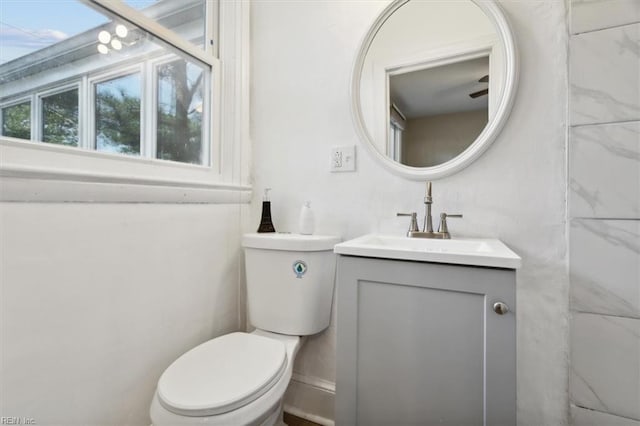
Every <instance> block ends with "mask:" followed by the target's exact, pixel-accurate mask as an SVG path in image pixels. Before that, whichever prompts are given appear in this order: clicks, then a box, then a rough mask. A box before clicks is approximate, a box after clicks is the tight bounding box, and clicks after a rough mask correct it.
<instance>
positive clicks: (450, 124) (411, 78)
mask: <svg viewBox="0 0 640 426" xmlns="http://www.w3.org/2000/svg"><path fill="white" fill-rule="evenodd" d="M488 83H489V57H488V56H481V57H479V58H476V59H471V60H464V61H460V62H455V63H452V64H448V65H443V66H438V67H433V68H427V69H423V70H417V71H411V72H404V73H398V74H392V75H390V78H389V103H390V108H389V146H388V147H387V152H388V153H389V155H390V156H391V157H392V158H393V159H394V160H396V161H399V162H401V163H402V164H406V165H408V166H413V167H431V166H435V165H438V164H441V163H444V162H447V161H449V160H451V159H452V158H455V157H456V156H457V155H458V154H460V153H461V152H462V151H464V150H465V149H467V147H468V146H469V145H470V144H471V142H473V141H474V140H475V139H476V138H477V137H478V135H479V134H480V132H482V130H483V129H484V127H485V126H486V124H487V121H488V119H489V97H488V94H489V90H488Z"/></svg>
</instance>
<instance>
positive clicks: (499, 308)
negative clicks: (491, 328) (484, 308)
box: [493, 302, 509, 315]
mask: <svg viewBox="0 0 640 426" xmlns="http://www.w3.org/2000/svg"><path fill="white" fill-rule="evenodd" d="M493 312H495V313H496V314H498V315H504V314H506V313H507V312H509V307H508V306H507V304H506V303H503V302H496V303H494V304H493Z"/></svg>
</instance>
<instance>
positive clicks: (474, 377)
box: [336, 255, 516, 426]
mask: <svg viewBox="0 0 640 426" xmlns="http://www.w3.org/2000/svg"><path fill="white" fill-rule="evenodd" d="M496 302H503V303H504V304H505V305H506V306H507V307H508V308H509V309H508V311H507V312H506V313H505V312H504V311H500V307H504V305H500V306H497V307H496V308H495V309H496V310H498V311H500V313H496V312H495V311H494V304H495V303H496ZM336 306H337V335H338V337H337V380H336V425H337V426H347V425H409V424H410V425H451V426H459V425H465V426H469V425H515V424H516V320H515V313H514V310H515V270H513V269H499V268H485V267H476V266H464V265H450V264H439V263H427V262H413V261H404V260H388V259H375V258H365V257H355V256H345V255H340V256H338V273H337V299H336Z"/></svg>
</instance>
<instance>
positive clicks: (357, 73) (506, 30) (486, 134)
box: [351, 0, 518, 180]
mask: <svg viewBox="0 0 640 426" xmlns="http://www.w3.org/2000/svg"><path fill="white" fill-rule="evenodd" d="M409 1H410V0H394V1H393V2H391V3H390V4H389V5H388V6H387V7H386V8H385V9H384V10H383V11H382V12H381V13H380V15H379V16H378V18H377V19H376V20H375V21H374V23H373V24H372V25H371V28H370V29H369V31H368V32H367V34H366V35H365V37H364V39H363V40H362V42H361V44H360V48H359V49H358V52H357V54H356V59H355V62H354V66H353V71H352V75H351V112H352V118H353V122H354V125H355V127H356V132H357V133H358V136H359V137H360V139H361V141H362V142H363V143H364V145H365V146H366V147H367V150H368V151H369V152H370V153H371V155H373V157H374V158H375V159H376V160H377V161H378V162H379V163H380V164H381V165H382V166H384V167H385V168H386V169H388V170H389V171H391V172H392V173H394V174H396V175H398V176H401V177H405V178H407V179H411V180H433V179H439V178H443V177H445V176H449V175H451V174H453V173H456V172H459V171H460V170H462V169H464V168H465V167H467V166H469V165H470V164H471V163H473V162H474V161H475V160H476V159H477V158H478V157H480V155H482V153H483V152H484V151H485V150H486V149H487V148H489V146H490V145H491V143H493V141H494V140H495V139H496V137H497V136H498V135H499V134H500V131H501V130H502V128H503V127H504V125H505V123H506V121H507V119H508V118H509V114H510V113H511V108H512V106H513V103H514V100H515V94H516V89H517V86H518V52H517V49H516V43H515V37H514V35H513V32H512V31H511V27H510V26H509V23H508V22H507V19H506V17H505V16H504V14H503V12H502V9H501V8H500V6H499V5H498V4H497V3H495V2H494V1H487V0H469V1H472V2H473V3H474V4H475V5H476V6H478V7H479V8H480V10H482V11H483V12H484V14H485V15H486V16H487V18H488V19H489V21H490V22H491V23H492V24H493V25H494V26H495V28H496V33H497V36H498V39H499V40H500V42H502V45H503V46H504V59H505V61H504V68H505V69H504V92H503V94H502V96H501V97H500V101H499V103H498V106H497V108H496V113H495V114H494V116H493V117H492V118H491V119H490V120H489V122H488V123H487V125H486V126H485V128H484V129H483V130H482V132H481V133H480V135H478V137H477V138H476V139H475V140H474V141H473V143H471V145H469V147H468V148H467V149H465V150H464V151H463V152H462V153H460V154H459V155H458V156H457V157H455V158H453V159H451V160H449V161H447V162H446V163H442V164H438V165H437V166H432V167H412V166H406V165H404V164H401V163H399V162H396V161H394V160H392V159H391V158H389V157H388V156H387V155H386V154H384V153H381V152H380V151H378V149H377V148H376V145H375V143H374V141H373V138H372V137H371V133H370V132H369V131H368V130H367V128H366V126H365V123H364V118H363V114H362V106H361V97H360V77H361V74H362V69H363V67H364V62H365V57H366V56H367V52H368V51H369V48H370V47H371V44H372V43H373V40H374V38H375V36H376V34H377V33H378V31H379V30H380V28H381V27H382V25H384V23H385V22H386V21H387V19H389V18H390V17H391V15H393V13H394V12H395V11H396V10H398V9H399V8H400V7H402V6H403V5H404V4H406V3H408V2H409Z"/></svg>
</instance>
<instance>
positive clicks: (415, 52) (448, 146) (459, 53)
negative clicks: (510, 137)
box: [351, 0, 517, 180]
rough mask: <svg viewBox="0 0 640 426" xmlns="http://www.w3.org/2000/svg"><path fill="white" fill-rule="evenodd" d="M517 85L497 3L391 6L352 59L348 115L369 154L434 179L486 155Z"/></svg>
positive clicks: (412, 1) (399, 170)
mask: <svg viewBox="0 0 640 426" xmlns="http://www.w3.org/2000/svg"><path fill="white" fill-rule="evenodd" d="M516 84H517V63H516V50H515V44H514V40H513V35H512V34H511V31H510V29H509V25H508V23H507V21H506V19H505V17H504V15H503V14H502V11H501V10H500V8H499V6H498V5H497V4H495V3H493V2H490V1H486V0H485V1H479V0H461V1H450V0H395V1H393V2H392V3H391V4H389V6H388V7H387V8H386V9H385V10H384V11H383V12H382V13H381V14H380V16H379V17H378V18H377V19H376V21H375V22H374V23H373V25H372V27H371V29H370V30H369V32H368V33H367V35H366V36H365V38H364V40H363V42H362V46H361V47H360V50H359V52H358V56H357V58H356V62H355V66H354V70H353V76H352V86H351V92H352V93H351V94H352V110H353V115H354V120H355V124H356V128H357V131H358V133H359V135H360V137H361V138H362V139H363V141H364V142H365V146H367V148H369V149H370V151H371V152H372V153H373V155H374V157H375V158H376V159H377V160H379V161H380V162H381V163H382V164H383V165H384V166H385V167H387V168H388V169H390V170H391V171H393V172H394V173H396V174H399V175H401V176H404V177H407V178H410V179H416V180H417V179H420V180H423V179H437V178H440V177H443V176H447V175H450V174H452V173H454V172H457V171H459V170H461V169H462V168H464V167H466V166H468V165H469V164H470V163H471V162H473V161H474V160H475V159H476V158H478V156H480V155H481V154H482V153H483V152H484V151H485V150H486V149H487V148H488V147H489V145H490V144H491V142H493V140H494V139H495V138H496V136H497V135H498V133H499V132H500V130H501V129H502V127H503V125H504V123H505V121H506V119H507V117H508V115H509V112H510V110H511V105H512V103H513V99H514V95H515V89H516Z"/></svg>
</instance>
